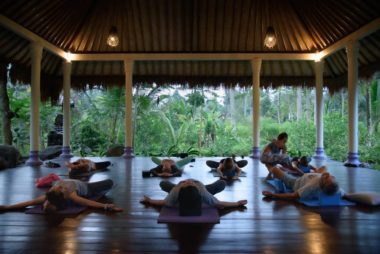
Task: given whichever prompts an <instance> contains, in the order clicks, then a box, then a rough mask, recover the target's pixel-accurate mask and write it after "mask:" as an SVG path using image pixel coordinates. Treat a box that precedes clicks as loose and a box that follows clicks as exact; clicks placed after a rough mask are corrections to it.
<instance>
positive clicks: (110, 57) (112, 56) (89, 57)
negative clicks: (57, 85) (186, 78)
mask: <svg viewBox="0 0 380 254" xmlns="http://www.w3.org/2000/svg"><path fill="white" fill-rule="evenodd" d="M314 55H315V54H314V53H132V54H129V53H102V54H72V60H73V61H123V60H133V61H160V60H162V61H168V60H172V61H175V60H178V61H182V60H194V61H195V60H204V61H214V60H226V61H228V60H252V59H253V58H262V59H263V60H314Z"/></svg>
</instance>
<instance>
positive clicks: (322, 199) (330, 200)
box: [298, 192, 356, 206]
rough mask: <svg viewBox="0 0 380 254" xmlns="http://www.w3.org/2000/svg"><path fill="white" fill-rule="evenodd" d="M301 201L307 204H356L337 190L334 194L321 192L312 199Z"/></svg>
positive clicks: (300, 200)
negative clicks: (344, 197)
mask: <svg viewBox="0 0 380 254" xmlns="http://www.w3.org/2000/svg"><path fill="white" fill-rule="evenodd" d="M298 201H299V202H300V203H302V204H304V205H307V206H352V205H356V204H355V203H353V202H350V201H348V200H345V199H343V198H342V194H341V192H337V193H335V194H334V195H331V196H329V195H326V194H324V193H320V194H319V196H318V197H316V198H312V199H299V200H298Z"/></svg>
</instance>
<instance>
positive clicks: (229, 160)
mask: <svg viewBox="0 0 380 254" xmlns="http://www.w3.org/2000/svg"><path fill="white" fill-rule="evenodd" d="M223 166H230V167H229V168H226V167H224V169H231V168H233V166H234V160H233V159H232V158H230V157H228V158H226V159H225V160H224V162H223Z"/></svg>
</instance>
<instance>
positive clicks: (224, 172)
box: [216, 158, 241, 180]
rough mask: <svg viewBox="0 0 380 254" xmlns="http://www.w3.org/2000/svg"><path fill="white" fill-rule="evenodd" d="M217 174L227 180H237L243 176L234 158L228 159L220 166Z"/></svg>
mask: <svg viewBox="0 0 380 254" xmlns="http://www.w3.org/2000/svg"><path fill="white" fill-rule="evenodd" d="M216 172H218V173H219V175H220V177H221V178H223V179H225V180H236V179H238V178H239V176H240V174H241V169H240V167H239V166H238V165H237V163H235V162H234V160H233V159H232V158H226V159H224V160H223V162H222V163H221V164H220V165H219V166H218V168H217V169H216Z"/></svg>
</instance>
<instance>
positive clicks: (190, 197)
mask: <svg viewBox="0 0 380 254" xmlns="http://www.w3.org/2000/svg"><path fill="white" fill-rule="evenodd" d="M160 186H161V188H162V189H163V190H164V191H166V192H169V194H168V195H167V196H166V198H165V199H162V200H161V199H151V198H150V197H148V196H144V197H143V199H141V200H140V202H141V203H143V204H150V205H157V206H165V205H166V206H169V207H177V206H178V207H179V210H180V215H181V216H196V215H201V209H202V203H203V204H206V205H209V206H213V207H217V208H225V207H239V206H244V205H246V204H247V200H239V201H237V202H226V201H220V200H218V199H217V198H215V197H214V196H213V195H214V194H216V193H218V192H221V191H222V190H224V188H225V186H226V182H225V181H224V180H218V181H216V182H214V183H212V184H209V185H206V186H205V185H204V184H203V183H201V182H199V181H197V180H194V179H187V180H184V181H181V182H179V183H178V184H177V185H175V184H173V183H171V182H169V181H162V182H161V183H160Z"/></svg>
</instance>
